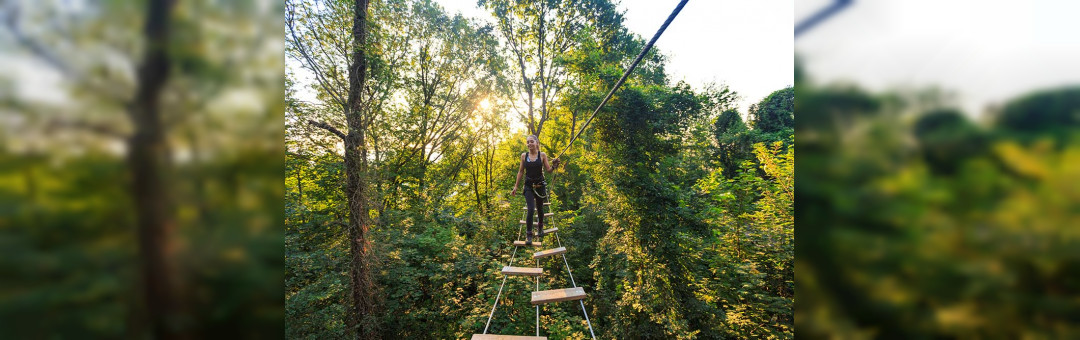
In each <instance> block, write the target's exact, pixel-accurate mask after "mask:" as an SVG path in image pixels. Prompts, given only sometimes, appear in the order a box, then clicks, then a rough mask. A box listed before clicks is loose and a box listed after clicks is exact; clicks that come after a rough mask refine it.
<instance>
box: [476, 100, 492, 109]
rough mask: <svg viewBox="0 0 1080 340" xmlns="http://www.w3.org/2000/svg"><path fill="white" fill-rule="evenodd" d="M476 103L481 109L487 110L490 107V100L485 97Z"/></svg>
mask: <svg viewBox="0 0 1080 340" xmlns="http://www.w3.org/2000/svg"><path fill="white" fill-rule="evenodd" d="M477 105H478V106H480V108H481V109H484V110H487V109H490V108H491V101H489V100H488V99H487V98H484V99H481V100H480V102H479V103H477Z"/></svg>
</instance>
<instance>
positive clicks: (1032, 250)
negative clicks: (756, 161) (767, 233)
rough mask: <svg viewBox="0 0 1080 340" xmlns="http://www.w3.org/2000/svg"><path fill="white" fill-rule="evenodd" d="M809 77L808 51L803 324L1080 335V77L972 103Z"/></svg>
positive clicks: (912, 332)
mask: <svg viewBox="0 0 1080 340" xmlns="http://www.w3.org/2000/svg"><path fill="white" fill-rule="evenodd" d="M811 76H812V75H810V74H804V73H803V71H802V69H801V68H800V67H799V65H798V63H797V64H796V74H795V77H796V82H795V84H796V85H795V89H796V91H797V92H798V96H796V103H795V106H796V108H797V109H798V110H799V115H800V116H799V117H800V119H799V120H798V121H797V122H796V131H797V133H796V138H797V139H798V143H797V144H796V146H795V149H796V150H797V153H798V157H796V161H797V163H798V167H797V171H796V176H797V177H798V181H797V182H796V184H795V192H796V195H797V196H798V198H797V199H796V203H795V207H796V209H795V216H796V219H797V221H798V224H799V226H800V228H799V231H798V232H797V234H796V240H797V244H798V246H797V247H796V251H797V254H798V256H797V261H796V268H797V270H796V274H797V276H796V278H797V280H796V287H797V288H796V289H797V291H798V296H799V302H798V303H796V304H795V316H796V318H795V320H796V327H797V329H798V334H799V336H806V337H810V338H853V339H862V338H883V337H886V338H891V337H895V338H1030V339H1045V338H1049V339H1067V338H1076V337H1077V336H1080V328H1078V326H1077V325H1080V323H1078V321H1080V320H1078V319H1077V316H1078V315H1080V310H1078V307H1077V306H1078V304H1077V303H1076V300H1075V297H1076V294H1077V292H1080V281H1078V280H1077V275H1076V273H1077V272H1078V270H1080V253H1078V252H1077V250H1078V249H1080V237H1078V236H1080V229H1078V228H1076V226H1077V225H1080V219H1078V218H1077V217H1078V216H1077V214H1076V211H1077V202H1080V186H1078V184H1077V181H1076V178H1077V175H1080V168H1078V165H1080V147H1078V144H1077V142H1078V139H1077V134H1076V131H1077V127H1078V126H1080V120H1078V116H1077V112H1080V111H1078V110H1080V88H1078V87H1077V86H1075V85H1073V86H1062V87H1051V88H1043V89H1034V90H1031V91H1029V92H1028V93H1026V94H1023V95H1020V96H1017V97H1015V98H1006V99H1005V100H1003V102H1002V103H1001V104H999V105H995V106H991V107H988V108H986V111H985V112H965V111H964V110H962V109H960V108H959V107H960V106H959V104H958V97H957V95H956V93H953V92H950V91H948V90H947V89H941V88H918V89H896V90H890V91H883V92H878V93H875V92H872V91H869V90H866V89H864V88H862V87H860V86H858V85H856V84H850V83H821V82H819V81H817V80H816V79H813V78H812V77H811Z"/></svg>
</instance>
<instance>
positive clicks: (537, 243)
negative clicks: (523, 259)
mask: <svg viewBox="0 0 1080 340" xmlns="http://www.w3.org/2000/svg"><path fill="white" fill-rule="evenodd" d="M514 245H515V246H518V247H524V246H526V244H525V241H514ZM532 246H533V247H539V246H540V242H536V241H533V244H532Z"/></svg>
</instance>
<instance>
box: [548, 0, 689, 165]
mask: <svg viewBox="0 0 1080 340" xmlns="http://www.w3.org/2000/svg"><path fill="white" fill-rule="evenodd" d="M687 1H689V0H682V1H679V5H678V6H676V7H675V10H674V11H671V15H668V17H667V20H665V21H664V24H663V25H661V26H660V29H659V30H657V31H656V34H654V35H653V37H652V40H649V43H648V44H645V48H643V49H642V50H641V53H638V55H637V58H634V62H633V63H632V64H630V68H628V69H626V71H625V72H623V74H622V77H621V78H619V81H618V82H616V83H615V86H613V87H611V91H608V93H607V95H606V96H604V100H603V101H601V102H600V105H597V106H596V110H593V113H592V115H590V116H589V119H588V120H586V121H585V124H583V125H581V130H578V132H577V133H575V134H574V136H573V137H571V138H570V142H568V143H566V147H565V148H563V150H562V151H559V154H558V155H556V156H555V158H556V159H558V158H559V156H562V154H563V153H565V152H566V150H567V149H570V145H573V144H574V140H577V138H578V136H580V135H581V133H582V132H585V128H588V127H589V123H590V122H592V120H593V117H596V113H598V112H600V108H603V107H604V104H607V102H608V100H611V96H612V95H614V94H615V90H618V89H619V86H622V84H623V83H624V82H626V78H627V77H629V76H630V73H631V72H634V69H635V68H637V65H638V63H639V62H641V58H644V57H645V53H648V52H649V50H650V49H652V47H653V44H655V43H656V40H657V39H660V35H661V34H664V30H666V29H667V27H668V25H670V24H671V21H672V20H675V17H676V16H678V15H679V11H682V8H683V6H685V5H686V2H687Z"/></svg>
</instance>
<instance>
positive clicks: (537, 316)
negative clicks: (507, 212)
mask: <svg viewBox="0 0 1080 340" xmlns="http://www.w3.org/2000/svg"><path fill="white" fill-rule="evenodd" d="M521 217H522V218H525V216H524V215H522V216H521ZM522 228H525V226H521V227H518V237H521V231H522ZM513 247H514V253H513V254H512V255H510V263H509V264H507V266H513V265H514V258H516V257H517V248H518V247H517V246H516V245H515V246H513ZM506 278H507V275H503V282H502V284H500V285H499V294H498V295H495V304H493V305H491V313H490V314H488V321H487V324H485V325H484V334H487V331H488V326H491V317H493V316H495V307H497V306H499V297H501V296H502V291H503V286H505V285H506ZM536 319H537V327H539V323H540V315H539V314H537V315H536Z"/></svg>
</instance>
